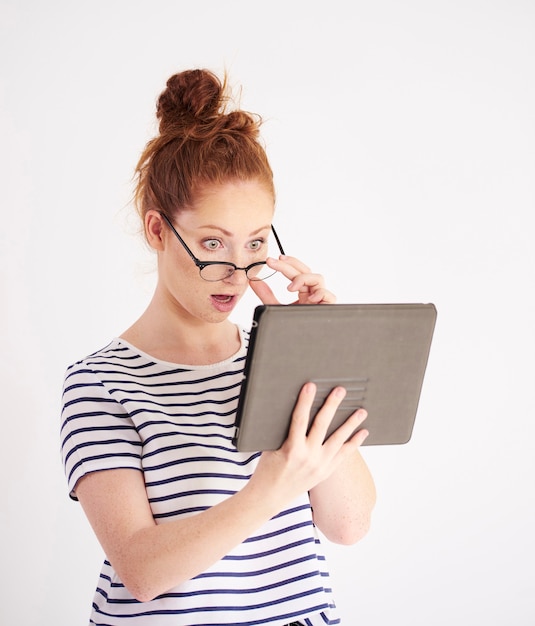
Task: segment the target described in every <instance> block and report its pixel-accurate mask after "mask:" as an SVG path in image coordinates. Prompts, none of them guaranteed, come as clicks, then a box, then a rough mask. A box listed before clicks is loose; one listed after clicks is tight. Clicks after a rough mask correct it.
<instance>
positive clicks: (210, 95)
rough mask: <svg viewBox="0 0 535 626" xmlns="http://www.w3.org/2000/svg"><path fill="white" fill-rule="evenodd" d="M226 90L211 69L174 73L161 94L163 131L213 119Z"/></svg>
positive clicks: (158, 114) (161, 125) (159, 113)
mask: <svg viewBox="0 0 535 626" xmlns="http://www.w3.org/2000/svg"><path fill="white" fill-rule="evenodd" d="M223 92H224V86H223V85H222V84H221V81H220V80H219V78H218V77H217V76H216V75H215V74H213V73H212V72H210V71H208V70H187V71H185V72H180V73H179V74H174V75H173V76H171V78H169V80H168V81H167V87H166V89H165V90H164V91H163V92H162V93H161V94H160V97H159V98H158V104H157V109H156V116H157V118H158V119H159V120H160V132H165V131H166V130H168V129H170V128H173V127H177V126H179V127H183V126H188V125H190V124H196V123H199V122H207V121H209V120H211V119H213V118H214V117H215V116H217V114H218V112H219V110H220V108H221V106H222V104H223Z"/></svg>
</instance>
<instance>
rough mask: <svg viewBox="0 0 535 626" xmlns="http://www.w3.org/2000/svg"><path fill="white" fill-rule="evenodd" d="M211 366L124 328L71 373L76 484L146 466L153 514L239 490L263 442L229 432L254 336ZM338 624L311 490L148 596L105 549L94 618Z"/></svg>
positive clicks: (68, 412) (69, 419)
mask: <svg viewBox="0 0 535 626" xmlns="http://www.w3.org/2000/svg"><path fill="white" fill-rule="evenodd" d="M240 335H241V348H240V350H239V352H238V353H237V354H235V355H234V356H233V357H231V358H230V359H228V360H226V361H224V362H221V363H216V364H213V365H206V366H189V365H177V364H173V363H168V362H164V361H158V360H157V359H154V358H152V357H150V356H149V355H147V354H144V353H142V352H140V351H139V350H137V349H136V348H134V347H133V346H131V345H130V344H128V343H127V342H125V341H123V340H121V339H115V340H113V341H112V342H111V343H110V344H109V345H108V346H106V347H105V348H104V349H102V350H100V351H99V352H96V353H95V354H92V355H91V356H89V357H87V358H85V359H83V360H82V361H79V362H78V363H76V364H74V365H72V366H71V367H70V368H69V369H68V370H67V373H66V376H65V386H64V393H63V413H62V429H61V443H62V455H63V461H64V466H65V472H66V475H67V479H68V484H69V489H70V494H71V497H72V498H74V499H75V498H76V496H75V492H74V489H75V486H76V483H77V482H78V480H79V479H80V478H81V477H82V476H84V475H85V474H87V473H89V472H94V471H98V470H105V469H114V468H131V469H135V470H140V471H142V472H143V475H144V478H145V484H146V488H147V494H148V498H149V502H150V506H151V509H152V513H153V515H154V519H155V520H156V522H157V523H158V524H163V523H165V522H167V521H170V520H173V519H177V518H180V517H184V516H189V515H195V514H196V513H199V512H200V511H204V510H206V509H208V508H209V507H211V506H213V505H215V504H217V503H218V502H221V501H222V500H224V499H225V498H228V497H229V496H230V495H232V494H234V493H236V492H237V491H239V490H240V489H241V488H242V487H243V485H244V484H245V483H246V482H247V480H248V479H249V478H250V476H251V474H252V473H253V471H254V469H255V467H256V463H257V460H258V453H254V454H251V453H244V452H238V451H237V450H236V448H235V446H234V445H233V444H232V437H233V434H234V419H235V414H236V407H237V402H238V396H239V392H240V385H241V382H242V379H243V368H244V363H245V355H246V349H247V342H248V337H249V336H248V333H247V332H246V331H244V330H243V329H241V330H240ZM294 620H299V621H301V622H303V623H304V624H307V626H320V625H321V626H325V624H339V623H340V620H339V618H338V615H337V612H336V608H335V606H334V602H333V600H332V596H331V589H330V582H329V575H328V572H327V569H326V566H325V558H324V556H323V554H322V551H321V545H320V542H319V538H318V535H317V532H316V529H315V527H314V525H313V522H312V513H311V509H310V503H309V499H308V495H307V494H304V495H303V496H302V497H300V498H299V499H298V500H296V501H295V502H294V503H293V504H292V505H291V506H290V507H289V508H287V509H285V510H283V511H281V513H279V514H278V515H276V516H275V517H273V518H272V519H271V520H269V521H268V522H267V523H266V524H265V525H264V526H263V527H262V528H260V529H259V530H258V532H256V533H255V534H254V535H252V536H251V537H249V538H248V539H247V540H246V541H244V542H243V543H242V544H241V545H239V546H238V547H236V548H235V549H234V550H232V551H231V552H230V553H229V554H227V556H225V557H224V558H223V559H221V560H220V561H219V562H217V563H215V564H214V565H213V566H212V567H210V568H209V569H208V570H206V571H205V572H203V573H202V574H200V575H198V576H196V577H195V578H193V579H191V580H189V581H187V582H185V583H183V584H181V585H179V586H178V587H175V588H173V589H170V590H169V591H168V592H167V593H164V594H162V595H160V596H158V597H157V598H155V599H154V600H151V601H150V602H143V603H142V602H139V601H137V600H136V599H135V598H133V597H132V595H131V594H130V593H129V592H128V590H127V589H126V587H124V585H123V584H122V583H121V581H120V580H119V578H118V577H117V574H116V573H115V572H114V570H113V568H112V566H111V565H110V563H109V562H108V561H107V560H105V561H104V564H103V567H102V571H101V575H100V580H99V584H98V587H97V589H96V592H95V597H94V602H93V609H92V613H91V621H90V623H91V624H95V625H101V626H104V625H106V626H115V625H118V624H121V625H122V626H126V625H132V626H136V625H137V626H141V625H142V626H148V625H149V624H150V626H207V625H210V626H216V625H217V626H223V625H225V626H228V625H230V624H232V625H233V626H237V625H241V626H246V625H247V626H250V625H253V624H256V625H262V624H270V625H272V626H276V625H282V624H287V623H288V622H292V621H294Z"/></svg>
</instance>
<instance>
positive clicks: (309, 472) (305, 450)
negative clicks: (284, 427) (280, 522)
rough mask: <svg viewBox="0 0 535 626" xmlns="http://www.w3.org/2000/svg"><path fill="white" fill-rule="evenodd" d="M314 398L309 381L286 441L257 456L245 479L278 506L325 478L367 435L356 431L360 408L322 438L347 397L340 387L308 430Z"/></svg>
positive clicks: (360, 419)
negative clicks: (248, 477)
mask: <svg viewBox="0 0 535 626" xmlns="http://www.w3.org/2000/svg"><path fill="white" fill-rule="evenodd" d="M315 395H316V385H315V384H314V383H307V384H306V385H304V386H303V388H302V389H301V392H300V393H299V398H298V401H297V404H296V406H295V409H294V411H293V415H292V421H291V425H290V431H289V433H288V437H287V439H286V441H285V442H284V444H283V445H282V446H281V447H280V448H279V449H278V450H273V451H265V452H263V453H262V455H261V457H260V461H259V464H258V467H257V469H256V470H255V472H254V474H253V477H252V478H251V481H250V487H251V488H253V489H254V488H255V487H256V488H258V489H259V490H260V491H261V493H263V494H264V497H265V498H266V499H270V498H273V499H274V501H277V504H278V507H280V508H283V506H284V505H286V504H288V502H290V501H291V500H292V499H294V498H296V497H297V496H298V495H300V494H301V493H305V492H307V491H310V490H311V489H313V488H314V487H315V486H316V485H318V484H319V483H321V482H323V481H325V480H326V479H328V478H329V477H330V476H331V475H332V474H333V472H335V471H336V470H337V469H338V468H339V467H340V465H341V464H343V463H344V462H345V461H347V460H348V459H350V458H351V457H353V456H354V454H355V453H356V452H357V450H358V448H359V447H360V445H361V444H362V442H363V441H364V439H366V437H367V436H368V431H367V430H364V429H361V430H358V431H357V432H355V431H356V430H357V428H358V427H359V426H360V424H361V423H362V422H363V421H364V419H366V416H367V413H366V411H364V410H363V409H360V410H358V411H356V412H355V413H353V414H352V415H351V416H350V417H348V419H347V420H346V421H345V422H344V423H343V424H342V425H341V426H339V427H338V429H337V430H335V431H334V432H333V433H332V434H331V435H330V436H329V437H328V438H327V439H326V435H327V431H328V428H329V425H330V424H331V421H332V419H333V417H334V415H335V413H336V410H337V408H338V407H339V405H340V403H341V402H342V400H343V398H344V397H345V395H346V391H345V389H344V388H343V387H336V388H335V389H333V391H332V392H331V393H330V394H329V396H328V397H327V399H326V400H325V402H324V404H323V406H322V407H321V408H320V410H319V411H318V412H317V414H316V415H315V416H314V420H313V422H312V425H311V426H310V428H309V421H310V412H311V410H312V403H313V401H314V397H315Z"/></svg>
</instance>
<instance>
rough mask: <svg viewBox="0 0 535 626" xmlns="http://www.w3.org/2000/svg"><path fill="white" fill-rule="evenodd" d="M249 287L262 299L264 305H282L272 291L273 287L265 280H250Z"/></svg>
mask: <svg viewBox="0 0 535 626" xmlns="http://www.w3.org/2000/svg"><path fill="white" fill-rule="evenodd" d="M249 286H250V287H251V289H252V290H253V291H254V292H255V294H256V295H257V296H258V297H259V298H260V300H261V301H262V304H280V302H279V301H278V300H277V298H276V297H275V294H274V293H273V292H272V291H271V287H270V286H269V285H268V284H267V283H265V282H264V281H263V280H250V281H249Z"/></svg>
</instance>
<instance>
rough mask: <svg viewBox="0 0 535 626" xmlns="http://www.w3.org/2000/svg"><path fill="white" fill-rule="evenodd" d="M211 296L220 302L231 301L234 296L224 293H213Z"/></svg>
mask: <svg viewBox="0 0 535 626" xmlns="http://www.w3.org/2000/svg"><path fill="white" fill-rule="evenodd" d="M212 298H213V299H214V300H215V301H216V302H221V304H227V303H228V302H231V301H232V298H234V296H224V295H217V294H215V295H213V296H212Z"/></svg>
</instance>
